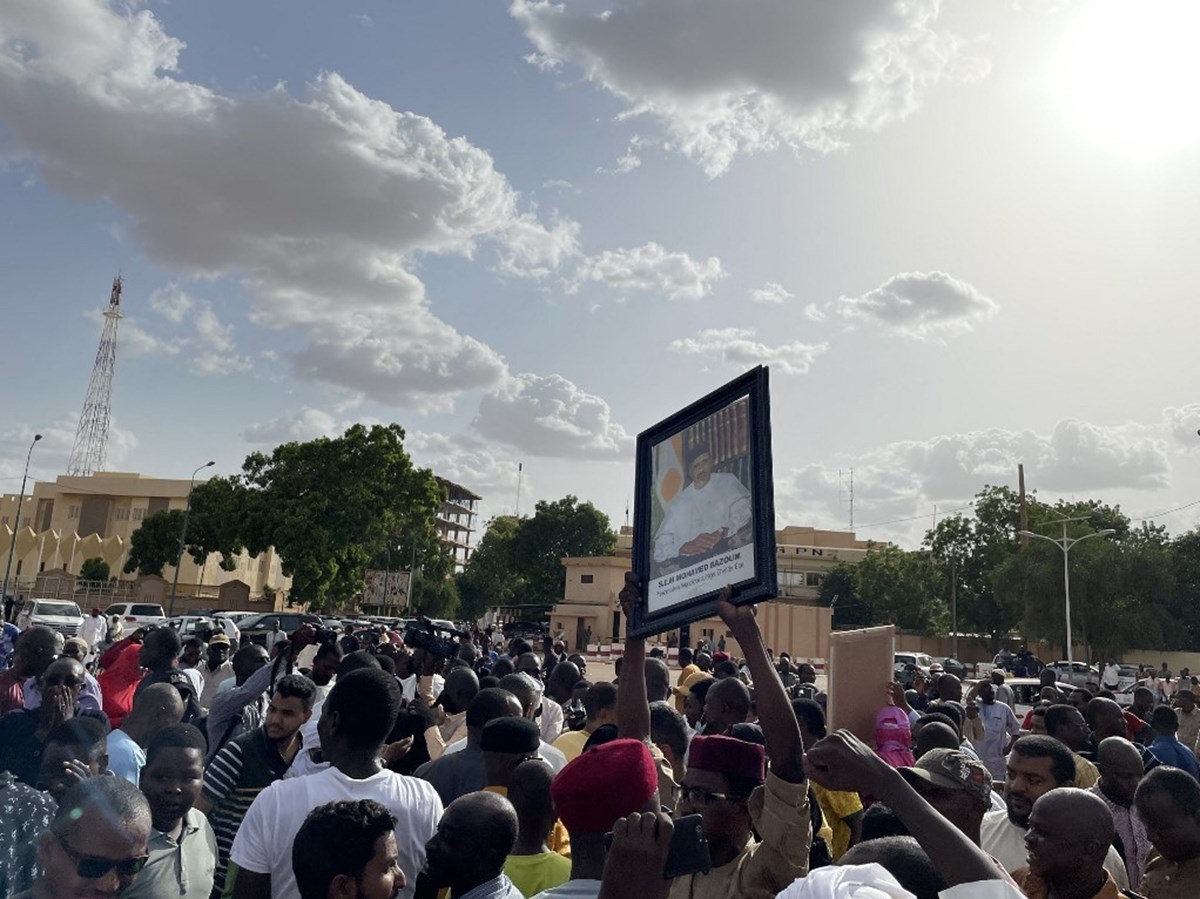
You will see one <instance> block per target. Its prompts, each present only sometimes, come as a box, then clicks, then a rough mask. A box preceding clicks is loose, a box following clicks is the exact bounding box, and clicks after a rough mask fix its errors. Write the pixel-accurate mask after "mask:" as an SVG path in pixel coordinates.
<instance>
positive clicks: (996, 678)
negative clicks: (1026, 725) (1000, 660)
mask: <svg viewBox="0 0 1200 899" xmlns="http://www.w3.org/2000/svg"><path fill="white" fill-rule="evenodd" d="M991 679H992V686H993V687H995V688H996V701H997V702H1002V703H1004V704H1005V705H1006V706H1008V707H1009V708H1010V709H1012V710H1013V712H1014V713H1015V712H1016V710H1017V698H1016V696H1015V695H1014V694H1013V691H1012V687H1010V686H1009V685H1008V684H1006V683H1005V682H1004V671H1003V670H1002V669H999V668H993V669H992V673H991Z"/></svg>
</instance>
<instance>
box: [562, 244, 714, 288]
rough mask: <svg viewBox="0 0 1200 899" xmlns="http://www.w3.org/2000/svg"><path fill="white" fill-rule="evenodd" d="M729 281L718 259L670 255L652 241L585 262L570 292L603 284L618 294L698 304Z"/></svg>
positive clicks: (594, 257)
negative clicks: (652, 295)
mask: <svg viewBox="0 0 1200 899" xmlns="http://www.w3.org/2000/svg"><path fill="white" fill-rule="evenodd" d="M723 277H725V270H724V269H723V268H722V267H721V260H720V259H718V258H717V257H716V256H709V257H708V258H707V259H693V258H692V257H691V256H689V255H688V254H687V253H682V252H670V251H668V250H666V249H664V248H663V247H662V246H661V245H660V244H657V243H654V242H653V241H651V242H650V243H648V244H645V245H643V246H640V247H634V248H632V249H619V250H605V251H604V252H603V253H600V254H598V255H596V256H591V257H588V258H587V259H585V260H584V261H583V262H582V263H581V264H580V266H579V268H578V269H577V270H576V272H575V279H574V283H573V284H572V285H571V286H570V288H569V291H570V292H574V291H575V290H578V288H579V285H580V284H582V283H584V282H589V281H593V282H599V283H602V284H605V285H606V286H608V287H612V288H615V289H618V290H640V291H647V292H650V293H658V294H661V295H663V296H665V297H666V298H667V299H669V300H698V299H700V298H702V297H705V296H708V294H709V293H711V292H712V289H713V285H714V284H715V283H716V282H717V281H719V280H720V279H721V278H723Z"/></svg>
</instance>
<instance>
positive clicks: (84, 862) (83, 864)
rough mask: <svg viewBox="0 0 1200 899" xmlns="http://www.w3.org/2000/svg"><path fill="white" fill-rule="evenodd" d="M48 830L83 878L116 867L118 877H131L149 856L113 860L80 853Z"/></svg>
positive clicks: (101, 873)
mask: <svg viewBox="0 0 1200 899" xmlns="http://www.w3.org/2000/svg"><path fill="white" fill-rule="evenodd" d="M50 832H51V833H53V834H54V839H56V840H58V845H59V846H61V847H62V850H63V852H65V853H66V854H67V855H68V856H69V857H70V859H71V861H73V862H75V873H76V874H78V875H79V876H80V877H82V878H83V879H84V880H96V879H97V878H100V877H103V876H104V875H105V874H107V873H108V872H109V871H111V870H112V869H113V868H116V869H117V875H118V876H120V877H133V876H134V875H135V874H138V873H140V872H141V870H142V868H144V867H146V862H147V861H148V860H149V858H150V856H148V855H143V856H141V857H140V858H123V859H120V860H118V861H114V860H113V859H111V858H100V857H98V856H94V855H80V854H79V853H78V852H76V851H75V850H74V849H72V848H71V847H70V846H68V845H67V841H66V839H64V838H63V835H62V834H60V833H56V832H55V831H53V830H52V831H50Z"/></svg>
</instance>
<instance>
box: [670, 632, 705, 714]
mask: <svg viewBox="0 0 1200 899" xmlns="http://www.w3.org/2000/svg"><path fill="white" fill-rule="evenodd" d="M694 659H695V657H694V656H693V655H692V650H691V648H690V647H688V646H682V647H680V649H679V677H678V678H676V680H675V689H674V690H672V691H671V692H672V693H673V694H674V696H675V707H676V708H677V709H678V710H679V711H680V712H682V711H683V699H684V697H685V696H686V695H687V691H686V689H684V686H683V684H684V681H686V680H687V679H688V678H689V677H691V676H692V675H694V674H699V673H700V666H699V665H697V664H696V663H695V661H694Z"/></svg>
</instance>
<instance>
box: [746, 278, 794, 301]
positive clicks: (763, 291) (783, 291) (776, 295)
mask: <svg viewBox="0 0 1200 899" xmlns="http://www.w3.org/2000/svg"><path fill="white" fill-rule="evenodd" d="M794 296H795V294H794V293H792V292H791V291H789V290H788V289H787V288H786V287H784V286H783V285H782V284H780V283H778V282H777V281H768V282H767V283H766V284H764V285H763V286H762V287H756V288H754V289H753V290H751V291H750V299H752V300H754V302H756V303H782V302H783V301H784V300H790V299H791V298H792V297H794Z"/></svg>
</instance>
